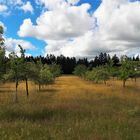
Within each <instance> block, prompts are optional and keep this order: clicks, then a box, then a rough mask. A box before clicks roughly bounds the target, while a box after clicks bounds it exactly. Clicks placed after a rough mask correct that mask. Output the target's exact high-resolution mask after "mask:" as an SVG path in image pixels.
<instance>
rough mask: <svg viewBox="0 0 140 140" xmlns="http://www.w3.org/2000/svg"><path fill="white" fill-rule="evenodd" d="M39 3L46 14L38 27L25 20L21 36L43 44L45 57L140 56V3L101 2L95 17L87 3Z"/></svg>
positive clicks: (55, 0)
mask: <svg viewBox="0 0 140 140" xmlns="http://www.w3.org/2000/svg"><path fill="white" fill-rule="evenodd" d="M36 2H37V3H38V4H40V5H43V6H44V7H45V8H46V9H47V10H45V11H44V10H43V12H42V13H41V15H40V16H39V17H38V18H37V20H36V24H33V23H32V21H31V19H25V20H24V21H23V24H22V25H21V26H20V30H19V31H18V34H19V36H21V37H26V36H30V37H34V38H37V39H40V40H44V41H45V42H46V44H47V45H46V47H45V49H44V55H45V54H47V53H53V54H55V55H60V54H63V55H66V56H76V57H82V56H83V57H93V56H95V55H97V54H98V53H100V52H107V53H110V54H114V53H116V54H119V55H122V54H129V55H132V54H133V52H135V51H136V50H137V51H139V52H140V48H139V47H140V18H138V17H140V12H139V9H140V2H139V1H134V2H130V1H128V0H113V1H112V0H102V3H101V4H100V6H99V7H98V8H97V10H96V11H95V12H94V13H93V14H92V15H91V14H89V12H88V11H89V10H90V7H91V6H90V5H89V4H88V3H84V4H82V5H76V4H77V3H78V2H79V0H67V1H65V0H53V1H52V0H36Z"/></svg>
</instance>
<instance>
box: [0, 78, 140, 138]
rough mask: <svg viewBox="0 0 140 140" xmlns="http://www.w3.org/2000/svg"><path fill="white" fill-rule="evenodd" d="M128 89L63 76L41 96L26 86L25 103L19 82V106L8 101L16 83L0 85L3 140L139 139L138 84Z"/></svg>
mask: <svg viewBox="0 0 140 140" xmlns="http://www.w3.org/2000/svg"><path fill="white" fill-rule="evenodd" d="M126 84H127V86H126V88H123V87H122V81H119V80H110V81H108V82H107V85H104V84H102V83H100V84H95V83H93V82H89V81H85V80H83V79H80V78H79V77H76V76H62V77H59V78H57V79H56V82H55V84H53V85H48V86H46V87H43V88H42V91H40V92H39V91H38V86H37V85H34V83H32V82H29V92H30V95H29V99H27V98H26V93H25V83H24V82H20V84H19V93H18V96H19V103H18V104H14V103H13V101H12V99H13V93H14V87H15V84H14V83H6V84H4V85H0V137H2V139H1V140H10V138H11V140H16V139H17V140H20V139H22V140H24V139H26V140H28V139H29V140H32V139H37V140H47V139H48V140H49V139H56V140H65V139H66V140H112V139H113V140H139V139H140V135H139V134H140V133H139V132H140V129H139V128H140V79H138V80H137V82H136V83H135V82H134V81H132V80H128V81H127V83H126ZM19 126H21V129H20V127H19ZM18 129H19V130H18ZM14 132H15V133H14ZM28 133H29V134H28ZM13 134H14V135H13Z"/></svg>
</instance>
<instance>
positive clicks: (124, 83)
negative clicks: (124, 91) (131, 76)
mask: <svg viewBox="0 0 140 140" xmlns="http://www.w3.org/2000/svg"><path fill="white" fill-rule="evenodd" d="M125 86H126V80H123V87H124V88H125Z"/></svg>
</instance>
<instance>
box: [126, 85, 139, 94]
mask: <svg viewBox="0 0 140 140" xmlns="http://www.w3.org/2000/svg"><path fill="white" fill-rule="evenodd" d="M124 90H126V91H127V90H129V92H130V91H131V92H133V93H140V88H138V87H136V86H135V87H132V86H126V88H124Z"/></svg>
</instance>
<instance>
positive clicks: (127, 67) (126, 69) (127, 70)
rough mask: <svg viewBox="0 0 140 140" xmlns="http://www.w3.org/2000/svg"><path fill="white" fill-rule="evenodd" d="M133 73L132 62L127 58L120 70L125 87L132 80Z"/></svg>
mask: <svg viewBox="0 0 140 140" xmlns="http://www.w3.org/2000/svg"><path fill="white" fill-rule="evenodd" d="M131 71H132V65H131V62H130V61H129V60H128V59H127V58H125V59H122V61H121V67H120V70H119V78H120V79H121V80H122V81H123V87H124V88H125V87H126V81H127V80H128V79H129V78H130V75H131Z"/></svg>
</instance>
